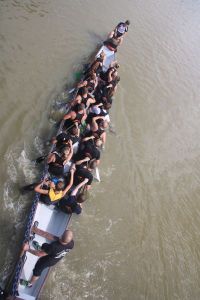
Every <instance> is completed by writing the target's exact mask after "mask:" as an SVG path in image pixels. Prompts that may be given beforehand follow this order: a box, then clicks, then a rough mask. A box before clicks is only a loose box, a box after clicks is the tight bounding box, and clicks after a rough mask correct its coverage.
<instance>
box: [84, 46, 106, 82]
mask: <svg viewBox="0 0 200 300" xmlns="http://www.w3.org/2000/svg"><path fill="white" fill-rule="evenodd" d="M105 58H106V54H105V53H104V52H103V51H102V52H101V53H100V55H99V56H98V57H97V58H96V59H95V60H94V62H93V63H92V64H91V66H90V67H89V69H88V70H87V71H86V74H85V78H88V77H89V76H90V75H91V74H93V73H96V74H97V75H99V73H100V72H101V71H102V67H103V63H104V61H105Z"/></svg>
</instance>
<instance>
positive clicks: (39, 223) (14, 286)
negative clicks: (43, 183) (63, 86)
mask: <svg viewBox="0 0 200 300" xmlns="http://www.w3.org/2000/svg"><path fill="white" fill-rule="evenodd" d="M102 51H103V52H104V53H105V54H106V58H105V60H104V63H103V67H102V70H103V72H106V71H107V70H108V68H109V66H110V64H111V63H112V62H113V61H114V60H115V52H114V51H113V49H109V47H107V46H105V45H102V46H101V47H100V49H99V50H98V51H97V52H96V55H94V56H95V58H98V57H99V56H100V53H101V52H102ZM75 90H76V88H75ZM65 110H66V113H67V112H69V111H70V105H67V106H66V109H65ZM62 127H63V122H61V124H60V127H59V129H58V132H57V134H59V133H60V132H61V131H62ZM77 146H78V145H77V144H75V145H74V146H73V147H74V150H75V149H76V148H77ZM52 151H53V146H52V148H51V150H50V152H52ZM71 163H72V162H69V163H68V168H70V164H71ZM47 173H48V166H47V165H45V167H44V171H43V175H42V178H41V179H44V178H45V176H47ZM93 175H94V178H96V179H97V181H100V175H99V170H98V168H96V169H95V171H94V174H93ZM71 220H72V214H66V213H64V212H62V211H61V210H59V209H57V208H56V207H55V206H54V205H49V206H47V205H45V204H44V203H42V202H40V195H39V194H38V193H35V196H34V199H33V203H32V206H31V209H30V212H29V215H28V217H27V221H26V226H25V233H24V237H23V241H22V245H24V243H26V242H28V243H29V245H30V247H31V248H33V246H32V241H34V240H37V242H38V243H39V244H43V243H46V242H47V243H48V242H50V241H55V240H57V239H58V238H59V237H60V236H61V235H62V234H63V232H64V231H65V230H66V229H67V228H68V226H69V224H70V222H71ZM37 260H38V257H37V256H35V255H33V254H31V253H30V252H29V251H23V250H22V251H21V253H20V255H19V258H18V260H17V262H16V266H15V269H14V271H13V273H12V276H11V278H10V279H9V282H8V283H7V285H6V287H5V290H4V291H3V290H1V289H0V299H9V300H36V299H38V298H39V295H40V293H41V290H42V288H43V287H44V284H45V281H46V279H47V276H48V274H49V272H50V268H47V269H45V270H44V271H43V272H42V275H41V276H40V278H39V279H38V280H37V282H35V284H34V285H33V286H32V287H31V288H29V287H25V286H23V285H20V278H26V279H27V280H29V279H30V278H31V276H32V271H33V268H34V266H35V264H36V262H37Z"/></svg>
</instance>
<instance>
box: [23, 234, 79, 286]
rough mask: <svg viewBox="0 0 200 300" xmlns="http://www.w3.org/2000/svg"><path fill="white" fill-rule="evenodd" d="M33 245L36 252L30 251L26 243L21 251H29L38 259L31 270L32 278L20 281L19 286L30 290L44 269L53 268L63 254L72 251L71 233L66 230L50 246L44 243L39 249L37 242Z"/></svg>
mask: <svg viewBox="0 0 200 300" xmlns="http://www.w3.org/2000/svg"><path fill="white" fill-rule="evenodd" d="M33 245H36V246H37V247H36V246H35V247H36V248H37V250H33V249H30V246H29V244H28V243H25V244H24V245H23V251H29V252H30V253H32V254H34V255H36V256H39V257H40V258H39V260H38V261H37V263H36V265H35V267H34V269H33V276H32V277H31V279H30V280H25V279H20V284H21V285H23V286H26V287H29V288H31V287H32V285H33V284H34V282H36V281H37V280H38V278H39V277H40V275H41V273H42V271H43V270H44V269H46V268H48V267H52V266H54V265H55V264H56V263H57V262H59V261H60V260H61V259H62V258H63V257H64V256H65V254H67V253H68V252H69V251H70V250H71V249H73V247H74V241H73V233H72V231H71V230H66V231H65V232H64V233H63V235H62V237H60V238H59V240H58V241H54V242H52V243H51V244H48V243H44V244H42V246H41V247H40V246H39V245H38V243H37V242H36V243H33Z"/></svg>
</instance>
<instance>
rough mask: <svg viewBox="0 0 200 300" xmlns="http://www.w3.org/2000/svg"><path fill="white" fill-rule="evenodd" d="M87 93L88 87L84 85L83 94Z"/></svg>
mask: <svg viewBox="0 0 200 300" xmlns="http://www.w3.org/2000/svg"><path fill="white" fill-rule="evenodd" d="M87 93H88V88H87V87H86V86H84V87H83V90H82V94H87Z"/></svg>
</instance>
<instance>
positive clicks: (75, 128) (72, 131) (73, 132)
mask: <svg viewBox="0 0 200 300" xmlns="http://www.w3.org/2000/svg"><path fill="white" fill-rule="evenodd" d="M69 133H70V134H73V135H77V134H78V128H77V127H76V126H73V127H72V128H70V130H69Z"/></svg>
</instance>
